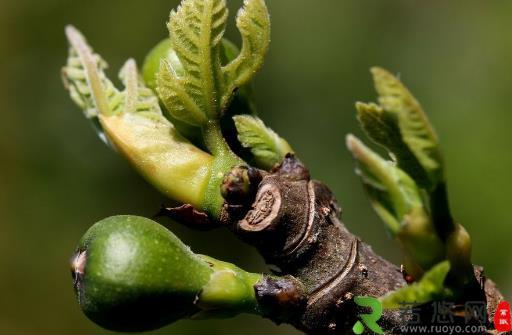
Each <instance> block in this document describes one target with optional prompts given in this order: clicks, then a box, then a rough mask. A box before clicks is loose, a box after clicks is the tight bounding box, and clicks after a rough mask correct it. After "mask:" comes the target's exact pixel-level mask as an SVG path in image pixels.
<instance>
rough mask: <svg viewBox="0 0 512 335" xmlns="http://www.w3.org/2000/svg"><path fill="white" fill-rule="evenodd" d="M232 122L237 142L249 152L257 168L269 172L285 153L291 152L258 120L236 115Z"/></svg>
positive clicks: (282, 140) (288, 147)
mask: <svg viewBox="0 0 512 335" xmlns="http://www.w3.org/2000/svg"><path fill="white" fill-rule="evenodd" d="M233 120H234V121H235V126H236V129H237V131H238V140H239V141H240V143H241V144H242V146H243V147H245V148H249V149H250V150H251V153H252V154H253V156H254V159H255V161H256V164H257V166H258V167H260V168H263V169H266V170H270V169H271V168H272V167H273V166H274V165H276V164H278V163H280V162H281V161H282V160H283V159H284V157H285V156H286V154H287V153H292V152H293V150H292V148H291V147H290V145H289V144H288V142H286V140H284V139H282V138H281V137H279V135H277V134H276V133H275V132H274V131H273V130H272V129H270V128H268V127H266V126H265V124H264V123H263V121H261V120H260V119H259V118H257V117H255V116H249V115H237V116H234V117H233Z"/></svg>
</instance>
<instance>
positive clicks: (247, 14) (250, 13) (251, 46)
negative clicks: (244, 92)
mask: <svg viewBox="0 0 512 335" xmlns="http://www.w3.org/2000/svg"><path fill="white" fill-rule="evenodd" d="M236 25H237V27H238V29H239V30H240V33H241V35H242V50H241V51H240V54H239V55H238V56H237V57H236V58H235V59H234V60H233V61H232V62H230V63H229V64H227V65H226V66H225V67H223V69H222V70H223V73H224V75H225V78H226V83H227V87H226V89H225V92H224V95H223V96H222V101H221V106H222V107H223V108H225V107H226V106H227V104H228V103H229V100H230V99H231V95H232V94H233V92H234V91H235V89H237V88H239V87H242V86H243V85H245V84H247V83H248V82H249V81H250V80H251V79H252V77H253V76H254V74H255V73H256V72H257V71H258V70H259V69H260V68H261V66H262V65H263V60H264V58H265V55H266V53H267V51H268V47H269V43H270V17H269V14H268V10H267V6H266V5H265V1H264V0H245V1H244V7H243V8H242V9H241V10H240V12H239V13H238V17H237V20H236Z"/></svg>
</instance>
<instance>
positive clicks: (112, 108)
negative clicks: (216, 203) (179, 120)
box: [63, 27, 220, 208]
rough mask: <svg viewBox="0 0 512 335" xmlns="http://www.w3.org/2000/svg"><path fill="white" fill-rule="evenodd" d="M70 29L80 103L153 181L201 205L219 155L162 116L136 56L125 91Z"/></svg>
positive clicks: (74, 89) (70, 76)
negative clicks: (199, 145) (200, 146)
mask: <svg viewBox="0 0 512 335" xmlns="http://www.w3.org/2000/svg"><path fill="white" fill-rule="evenodd" d="M66 33H67V35H68V38H69V41H70V44H71V49H70V58H69V60H68V65H67V67H65V68H64V70H63V74H64V76H65V77H66V80H67V83H68V88H69V89H70V92H71V96H72V97H73V99H74V100H75V102H76V103H77V104H78V105H79V106H80V107H81V108H82V109H85V110H86V114H87V115H88V116H89V117H92V118H94V119H95V120H96V121H97V122H98V125H99V126H100V127H101V129H102V130H103V131H104V134H105V135H106V137H107V138H108V139H109V141H110V143H111V144H112V145H113V146H114V147H115V148H116V149H117V151H118V152H120V153H121V154H122V155H123V156H125V157H126V158H127V159H128V160H129V161H130V163H131V164H132V165H133V166H134V167H135V168H136V169H137V170H138V171H139V172H140V173H141V174H142V175H143V176H144V177H145V178H146V179H147V180H148V181H149V182H150V183H151V184H152V185H154V186H155V187H156V188H157V189H158V190H160V191H161V192H162V193H164V194H165V195H167V196H168V197H169V198H171V199H174V200H176V201H179V202H183V203H190V204H192V205H193V206H195V207H196V208H200V207H201V206H202V204H203V201H204V197H205V191H206V187H207V185H208V181H209V179H210V173H211V168H212V165H213V157H212V156H211V155H209V154H207V153H205V152H203V151H201V150H199V149H198V148H196V147H195V146H194V145H192V144H191V143H190V142H188V141H187V140H186V139H185V138H183V137H182V136H181V135H180V134H179V133H178V132H177V131H176V129H175V128H174V126H173V125H172V124H171V123H170V122H169V121H168V120H167V119H166V118H165V117H164V116H163V115H162V111H161V109H160V106H159V103H158V99H157V97H156V96H155V94H154V93H153V91H152V90H151V89H149V88H147V87H146V86H145V85H144V83H143V82H142V81H141V80H140V78H139V73H138V71H137V66H136V64H135V62H134V61H133V60H129V61H127V62H126V64H125V66H124V67H123V69H122V70H121V72H120V77H121V80H122V81H123V83H124V85H125V89H124V90H123V91H120V90H118V89H116V88H115V87H114V85H113V84H112V82H111V81H110V80H108V78H107V77H106V76H105V73H104V72H103V70H104V68H105V67H106V64H105V63H104V62H99V59H100V58H99V56H97V55H94V54H93V52H92V50H91V48H90V47H89V46H88V45H87V43H86V42H85V39H84V38H83V36H82V35H81V34H80V33H79V32H78V31H77V30H76V29H74V28H72V27H68V28H67V29H66ZM87 111H88V112H87ZM219 197H220V195H219Z"/></svg>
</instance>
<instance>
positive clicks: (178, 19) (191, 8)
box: [157, 0, 228, 126]
mask: <svg viewBox="0 0 512 335" xmlns="http://www.w3.org/2000/svg"><path fill="white" fill-rule="evenodd" d="M227 16H228V10H227V8H226V1H225V0H184V1H183V2H182V3H181V5H180V7H179V8H178V10H177V11H174V10H173V11H171V15H170V18H169V23H168V25H167V27H168V28H169V33H170V40H171V47H172V49H173V50H174V51H175V52H176V55H177V56H178V58H179V61H180V62H181V65H182V67H183V70H184V73H183V74H182V75H180V73H179V71H177V70H176V69H175V67H174V66H173V65H172V64H170V63H168V62H167V61H162V64H161V66H160V72H159V75H158V76H157V85H158V92H159V94H160V98H161V99H162V101H163V103H164V105H165V106H166V107H167V109H168V110H169V112H170V113H171V115H172V116H174V117H175V118H177V119H179V120H182V121H184V122H187V123H190V124H192V125H195V126H202V125H203V124H205V123H206V121H207V120H208V119H209V118H217V117H218V116H219V93H220V92H219V91H220V90H222V86H223V85H222V81H223V80H222V73H221V63H220V41H221V40H222V36H223V34H224V29H225V27H226V19H227Z"/></svg>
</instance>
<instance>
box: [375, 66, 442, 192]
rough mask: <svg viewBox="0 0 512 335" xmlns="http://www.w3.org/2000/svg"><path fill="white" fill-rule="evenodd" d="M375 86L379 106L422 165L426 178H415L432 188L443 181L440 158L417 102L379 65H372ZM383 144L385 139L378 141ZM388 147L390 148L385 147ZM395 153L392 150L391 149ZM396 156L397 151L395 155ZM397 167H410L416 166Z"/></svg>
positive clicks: (437, 145) (435, 138) (428, 124)
mask: <svg viewBox="0 0 512 335" xmlns="http://www.w3.org/2000/svg"><path fill="white" fill-rule="evenodd" d="M371 71H372V74H373V78H374V82H375V88H376V90H377V93H378V94H379V103H380V105H381V106H382V108H383V109H384V110H385V111H386V112H388V113H391V114H393V115H394V116H395V117H396V120H397V123H398V128H399V129H400V134H401V137H402V140H403V142H404V143H405V144H406V145H407V146H408V148H409V150H410V151H411V152H412V153H413V154H414V156H415V157H416V159H417V161H418V162H419V163H420V164H421V167H422V168H423V169H424V171H425V173H426V176H427V177H428V178H427V180H421V179H420V180H417V182H418V183H420V184H421V186H423V187H426V188H427V189H428V190H432V189H433V188H434V187H435V186H436V185H437V184H438V183H439V182H441V181H443V179H444V176H443V162H442V157H441V152H440V149H439V141H438V138H437V136H436V134H435V132H434V130H433V128H432V126H431V125H430V122H429V121H428V118H427V116H426V115H425V112H424V111H423V109H422V107H421V105H420V104H419V103H418V101H417V100H416V99H415V98H414V96H413V95H412V94H411V93H410V92H409V90H408V89H407V88H406V87H405V86H404V85H403V84H402V83H401V82H400V81H399V80H398V79H397V78H396V77H395V76H393V75H392V74H391V73H389V72H388V71H386V70H384V69H381V68H377V67H375V68H372V70H371ZM381 144H382V145H386V143H381ZM388 149H389V150H391V149H392V148H388ZM395 154H396V153H395ZM397 156H398V155H397ZM401 163H405V164H404V165H402V166H401V167H402V168H403V169H404V170H405V171H408V172H409V171H414V170H415V169H417V167H416V166H414V165H413V166H408V165H406V164H407V163H408V162H407V161H406V162H401Z"/></svg>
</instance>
